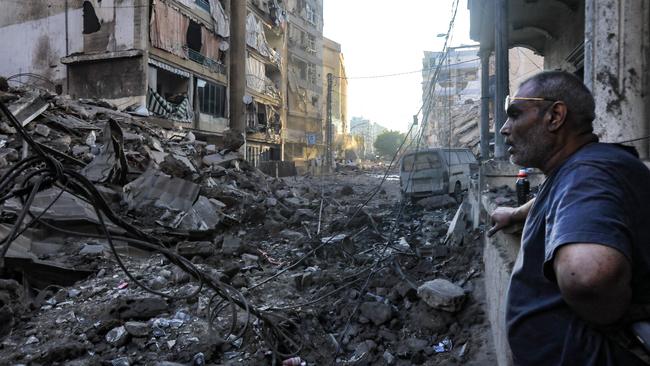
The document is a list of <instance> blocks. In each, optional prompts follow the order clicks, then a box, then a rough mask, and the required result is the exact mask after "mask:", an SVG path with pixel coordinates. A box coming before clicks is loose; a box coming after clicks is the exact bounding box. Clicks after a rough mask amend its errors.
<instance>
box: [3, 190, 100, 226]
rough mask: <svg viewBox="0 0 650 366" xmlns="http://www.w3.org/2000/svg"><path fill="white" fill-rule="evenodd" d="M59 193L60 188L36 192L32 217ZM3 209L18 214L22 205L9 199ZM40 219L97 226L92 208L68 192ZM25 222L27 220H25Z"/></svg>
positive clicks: (41, 210)
mask: <svg viewBox="0 0 650 366" xmlns="http://www.w3.org/2000/svg"><path fill="white" fill-rule="evenodd" d="M60 192H61V189H60V188H48V189H45V190H43V191H40V192H38V193H37V194H36V196H35V197H34V201H33V202H32V205H31V206H30V212H31V213H32V214H33V215H34V216H38V215H40V214H41V213H42V212H43V210H44V209H45V208H46V207H47V206H49V205H50V203H51V202H52V201H53V200H55V199H56V198H57V196H58V195H59V193H60ZM3 209H5V210H7V211H10V212H15V213H18V212H20V211H22V209H23V204H22V203H21V202H20V201H19V200H18V199H16V198H11V199H9V200H7V201H6V202H5V204H4V207H3ZM42 219H44V220H53V221H60V222H79V221H87V222H91V223H95V224H99V219H98V218H97V214H96V213H95V209H94V208H93V206H92V205H90V204H89V203H87V202H85V201H83V200H81V199H80V198H77V197H76V196H75V195H73V194H71V193H68V192H63V193H62V194H61V196H60V197H59V198H58V199H57V200H56V202H55V203H54V204H53V205H52V206H51V207H50V208H49V209H48V210H47V212H46V213H45V214H44V215H43V216H42ZM27 220H29V218H26V221H27Z"/></svg>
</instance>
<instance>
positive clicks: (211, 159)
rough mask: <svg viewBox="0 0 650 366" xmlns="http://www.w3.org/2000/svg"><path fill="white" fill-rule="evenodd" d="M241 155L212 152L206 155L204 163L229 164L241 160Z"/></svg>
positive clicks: (210, 164) (208, 164) (209, 164)
mask: <svg viewBox="0 0 650 366" xmlns="http://www.w3.org/2000/svg"><path fill="white" fill-rule="evenodd" d="M240 159H241V156H240V155H239V154H238V153H233V152H231V153H227V154H225V155H221V154H212V155H206V156H204V157H203V160H202V161H203V164H205V165H207V166H212V165H221V166H227V165H228V164H229V163H230V162H231V161H235V160H240Z"/></svg>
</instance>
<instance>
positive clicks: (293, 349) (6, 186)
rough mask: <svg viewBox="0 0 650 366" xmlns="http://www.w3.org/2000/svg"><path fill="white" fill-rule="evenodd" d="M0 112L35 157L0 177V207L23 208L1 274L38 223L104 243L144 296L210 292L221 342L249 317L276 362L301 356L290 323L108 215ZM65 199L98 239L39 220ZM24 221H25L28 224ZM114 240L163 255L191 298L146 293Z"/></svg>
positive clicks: (4, 246) (101, 202) (75, 176)
mask: <svg viewBox="0 0 650 366" xmlns="http://www.w3.org/2000/svg"><path fill="white" fill-rule="evenodd" d="M0 111H1V112H2V114H3V115H4V116H5V117H6V119H7V120H8V122H9V124H10V125H11V126H12V127H14V128H15V129H16V131H17V132H18V134H19V135H20V136H21V137H22V138H23V140H24V141H25V142H26V143H27V145H28V146H29V147H30V148H31V149H32V151H33V152H34V155H33V156H31V157H28V158H25V159H23V160H21V161H19V162H18V163H16V164H15V165H13V166H12V167H11V168H9V169H8V170H7V171H6V172H5V173H4V174H3V175H2V177H0V204H4V203H5V202H6V201H7V200H9V199H11V198H17V199H18V200H19V201H20V203H21V205H22V209H21V210H20V212H19V213H18V214H17V216H16V218H15V221H14V224H13V227H12V228H11V230H10V232H9V234H8V235H7V236H6V237H5V238H3V239H2V240H0V268H1V267H4V258H5V256H6V255H7V252H8V250H9V247H10V246H11V244H12V242H13V241H14V240H16V239H17V238H18V237H19V236H20V235H21V234H22V233H24V232H25V231H26V230H27V229H28V228H30V227H32V226H34V225H35V224H37V223H38V224H39V225H43V226H44V227H46V228H48V229H51V230H55V231H58V232H60V233H63V234H67V235H74V236H83V237H93V238H104V239H106V241H107V243H108V246H109V248H110V250H111V252H112V254H113V256H114V257H115V260H116V262H117V264H118V266H119V267H120V269H121V270H122V271H123V272H124V273H125V275H126V276H127V277H128V278H129V280H130V281H132V282H133V283H135V284H136V285H137V286H139V287H141V288H142V289H143V290H144V291H146V292H149V293H152V294H155V295H158V296H162V297H165V298H169V299H172V300H182V299H189V298H195V297H197V296H198V295H199V294H200V293H201V292H202V291H203V290H204V289H205V288H206V287H207V289H209V290H210V291H212V292H213V295H212V296H211V298H210V303H209V305H208V322H209V324H210V326H211V327H214V326H215V322H216V321H217V320H218V319H219V318H220V315H221V314H222V313H223V312H224V311H225V310H226V309H229V310H230V311H229V313H230V316H229V318H230V322H229V323H230V325H229V327H228V329H227V332H226V333H225V339H226V340H228V341H230V342H234V341H236V340H238V339H243V337H244V335H245V333H246V331H247V330H248V329H249V323H251V315H252V316H255V317H256V318H257V319H259V320H260V321H261V322H260V323H259V324H260V326H261V327H262V329H261V330H260V334H261V335H262V337H263V339H264V341H265V342H266V344H267V345H268V346H269V348H270V349H271V350H272V351H273V353H274V356H275V357H278V356H279V357H291V356H293V355H295V354H297V353H298V352H300V350H301V349H302V347H303V338H302V335H301V334H300V333H299V332H297V330H298V326H297V324H296V323H295V322H294V321H292V320H291V319H289V318H286V317H284V316H282V315H280V314H276V313H272V312H270V311H262V310H260V309H257V308H255V307H253V306H251V304H250V303H249V302H248V301H247V299H246V298H245V297H244V295H243V294H242V293H241V292H239V291H237V290H236V289H235V288H233V287H232V286H230V285H228V284H226V283H223V282H221V281H219V280H218V279H215V278H212V277H210V276H208V275H206V274H204V273H203V272H202V271H201V270H199V268H197V267H196V266H195V265H194V264H193V263H192V262H191V261H189V260H188V259H186V258H185V257H183V256H181V255H179V254H178V253H176V252H174V251H172V250H169V249H168V248H166V247H165V245H164V242H163V240H161V239H160V238H157V237H155V236H153V235H151V234H148V233H146V232H144V231H142V230H141V229H139V228H137V227H136V226H134V225H132V224H130V223H129V222H127V221H125V220H124V219H122V218H121V217H120V216H119V215H118V214H116V213H115V212H114V211H113V210H112V209H111V207H110V206H109V205H108V203H107V202H106V201H105V199H104V198H103V196H102V195H101V194H100V193H99V191H98V190H97V188H96V187H95V185H94V184H93V183H92V182H91V181H90V180H88V179H87V178H86V177H85V176H84V175H82V174H81V173H79V172H78V171H77V170H75V169H71V168H67V167H66V166H64V164H63V162H62V161H67V162H71V163H73V164H75V165H78V162H77V161H74V160H70V159H67V158H66V157H67V155H65V154H62V153H57V152H53V151H52V149H49V148H47V147H46V146H45V145H41V144H39V143H37V142H36V141H34V140H33V139H32V137H31V136H30V135H29V134H28V133H27V131H26V130H25V129H24V127H23V126H22V124H21V123H20V121H18V120H17V119H16V117H15V116H14V115H13V114H12V113H11V111H10V110H9V109H8V108H7V106H6V105H5V104H4V103H2V102H0ZM55 156H56V157H55ZM57 158H60V159H61V160H58V159H57ZM49 188H54V189H58V190H59V192H58V193H57V194H56V195H55V197H54V198H53V199H52V201H51V202H50V203H49V204H48V205H47V206H46V207H45V208H44V209H43V210H42V211H41V212H40V213H39V214H38V215H35V214H34V213H32V212H31V210H30V208H31V206H32V204H33V203H34V199H35V198H36V196H37V194H38V193H39V192H41V191H43V190H45V189H49ZM64 193H68V194H71V195H73V196H74V197H76V198H78V199H80V200H83V201H84V202H86V203H88V204H90V205H91V206H92V207H93V209H94V213H95V215H96V216H97V226H98V227H99V228H100V229H101V233H103V235H102V234H89V233H82V232H78V231H74V230H69V229H63V228H59V227H57V226H56V225H53V224H52V223H48V222H47V221H45V220H43V217H44V215H45V214H46V212H47V211H48V210H50V209H51V207H52V206H53V205H54V204H55V203H56V202H57V201H58V200H59V199H60V198H61V196H62V195H63V194H64ZM28 217H29V220H27V218H28ZM107 222H110V223H112V224H114V225H116V226H117V227H119V228H120V229H121V230H123V231H124V232H123V233H122V232H116V231H115V230H114V229H113V230H112V229H111V228H109V226H108V225H107ZM114 240H120V241H124V242H126V243H128V244H129V245H131V246H133V247H136V248H139V249H144V250H148V251H154V252H158V253H160V254H162V255H163V256H164V257H165V258H167V259H168V260H169V262H170V263H172V264H174V265H176V266H178V267H179V268H181V269H182V270H183V271H185V272H187V273H188V274H190V275H191V276H192V277H193V278H194V279H195V280H196V281H198V287H197V288H196V289H195V290H193V291H191V293H189V294H183V295H174V294H169V293H165V292H161V291H157V290H154V289H151V288H149V287H148V286H146V285H145V284H144V283H142V282H141V281H140V280H138V279H137V278H135V276H133V275H132V274H131V272H130V271H129V270H128V268H127V267H126V265H125V263H124V261H123V260H122V258H121V256H120V255H119V253H118V252H117V249H116V248H115V244H114ZM239 310H242V311H243V312H244V313H245V314H246V316H245V321H244V322H243V324H238V319H239V317H238V311H239Z"/></svg>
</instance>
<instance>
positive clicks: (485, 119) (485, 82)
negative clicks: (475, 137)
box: [479, 49, 490, 161]
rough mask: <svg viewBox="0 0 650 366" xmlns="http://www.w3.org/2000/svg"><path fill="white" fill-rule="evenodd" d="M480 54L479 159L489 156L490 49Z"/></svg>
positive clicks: (486, 158)
mask: <svg viewBox="0 0 650 366" xmlns="http://www.w3.org/2000/svg"><path fill="white" fill-rule="evenodd" d="M479 55H480V56H481V126H480V127H481V129H480V133H481V160H483V161H486V160H488V159H489V158H490V51H489V50H486V49H483V50H481V51H480V52H479Z"/></svg>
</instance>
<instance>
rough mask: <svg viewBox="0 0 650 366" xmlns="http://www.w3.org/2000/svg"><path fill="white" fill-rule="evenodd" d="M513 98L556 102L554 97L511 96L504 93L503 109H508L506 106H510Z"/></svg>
mask: <svg viewBox="0 0 650 366" xmlns="http://www.w3.org/2000/svg"><path fill="white" fill-rule="evenodd" d="M515 100H530V101H538V102H542V101H546V102H557V100H555V99H549V98H542V97H511V96H509V95H506V104H505V110H506V111H507V110H508V107H510V103H512V102H513V101H515Z"/></svg>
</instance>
